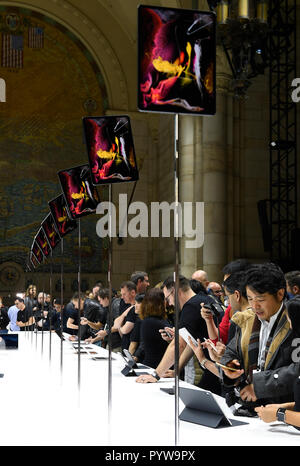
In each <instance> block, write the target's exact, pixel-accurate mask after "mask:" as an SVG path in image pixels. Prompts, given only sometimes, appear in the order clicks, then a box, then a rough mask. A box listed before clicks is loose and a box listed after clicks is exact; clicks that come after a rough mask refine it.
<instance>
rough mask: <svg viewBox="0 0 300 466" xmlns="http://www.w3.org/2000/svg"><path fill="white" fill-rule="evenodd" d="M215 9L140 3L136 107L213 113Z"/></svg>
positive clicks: (150, 109)
mask: <svg viewBox="0 0 300 466" xmlns="http://www.w3.org/2000/svg"><path fill="white" fill-rule="evenodd" d="M215 23H216V21H215V14H214V13H212V12H199V11H194V10H184V9H176V8H174V9H172V8H163V7H149V6H143V5H142V6H140V7H139V10H138V40H139V52H138V69H139V74H138V108H139V110H141V111H147V112H149V111H154V112H166V113H185V114H186V113H190V114H202V115H213V114H215V111H216V101H215V71H216V66H215V61H216V60H215V57H216V40H215V30H216V26H215Z"/></svg>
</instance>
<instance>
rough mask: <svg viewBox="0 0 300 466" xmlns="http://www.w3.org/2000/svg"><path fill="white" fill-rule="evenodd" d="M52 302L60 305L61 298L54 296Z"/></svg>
mask: <svg viewBox="0 0 300 466" xmlns="http://www.w3.org/2000/svg"><path fill="white" fill-rule="evenodd" d="M53 304H58V305H59V306H60V305H61V299H60V298H54V299H53Z"/></svg>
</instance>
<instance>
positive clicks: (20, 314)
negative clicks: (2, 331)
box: [17, 307, 34, 332]
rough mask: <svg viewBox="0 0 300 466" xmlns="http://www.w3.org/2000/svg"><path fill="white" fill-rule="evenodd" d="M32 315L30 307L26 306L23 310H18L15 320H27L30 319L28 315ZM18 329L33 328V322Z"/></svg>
mask: <svg viewBox="0 0 300 466" xmlns="http://www.w3.org/2000/svg"><path fill="white" fill-rule="evenodd" d="M32 316H33V312H32V310H31V308H27V307H25V309H24V310H23V311H19V312H18V314H17V322H23V323H25V322H28V320H29V319H30V317H32ZM20 330H21V331H23V332H24V331H25V330H34V324H33V325H29V326H26V327H20Z"/></svg>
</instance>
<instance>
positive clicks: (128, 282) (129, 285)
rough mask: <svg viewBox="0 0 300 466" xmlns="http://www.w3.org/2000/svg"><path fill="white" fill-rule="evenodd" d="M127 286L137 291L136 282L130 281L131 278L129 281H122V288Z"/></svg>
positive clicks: (128, 288) (130, 289)
mask: <svg viewBox="0 0 300 466" xmlns="http://www.w3.org/2000/svg"><path fill="white" fill-rule="evenodd" d="M125 287H126V288H127V290H129V291H133V290H134V291H136V284H135V283H134V282H132V281H130V280H128V281H127V282H123V283H121V286H120V288H121V289H122V288H125Z"/></svg>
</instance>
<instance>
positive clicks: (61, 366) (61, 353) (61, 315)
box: [60, 238, 65, 376]
mask: <svg viewBox="0 0 300 466" xmlns="http://www.w3.org/2000/svg"><path fill="white" fill-rule="evenodd" d="M63 255H64V240H63V238H62V239H61V260H60V302H61V306H62V307H61V311H60V330H61V338H60V374H61V376H62V372H63V331H64V325H63V324H64V312H65V310H64V309H63V303H64V301H63V299H64V264H63Z"/></svg>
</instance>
